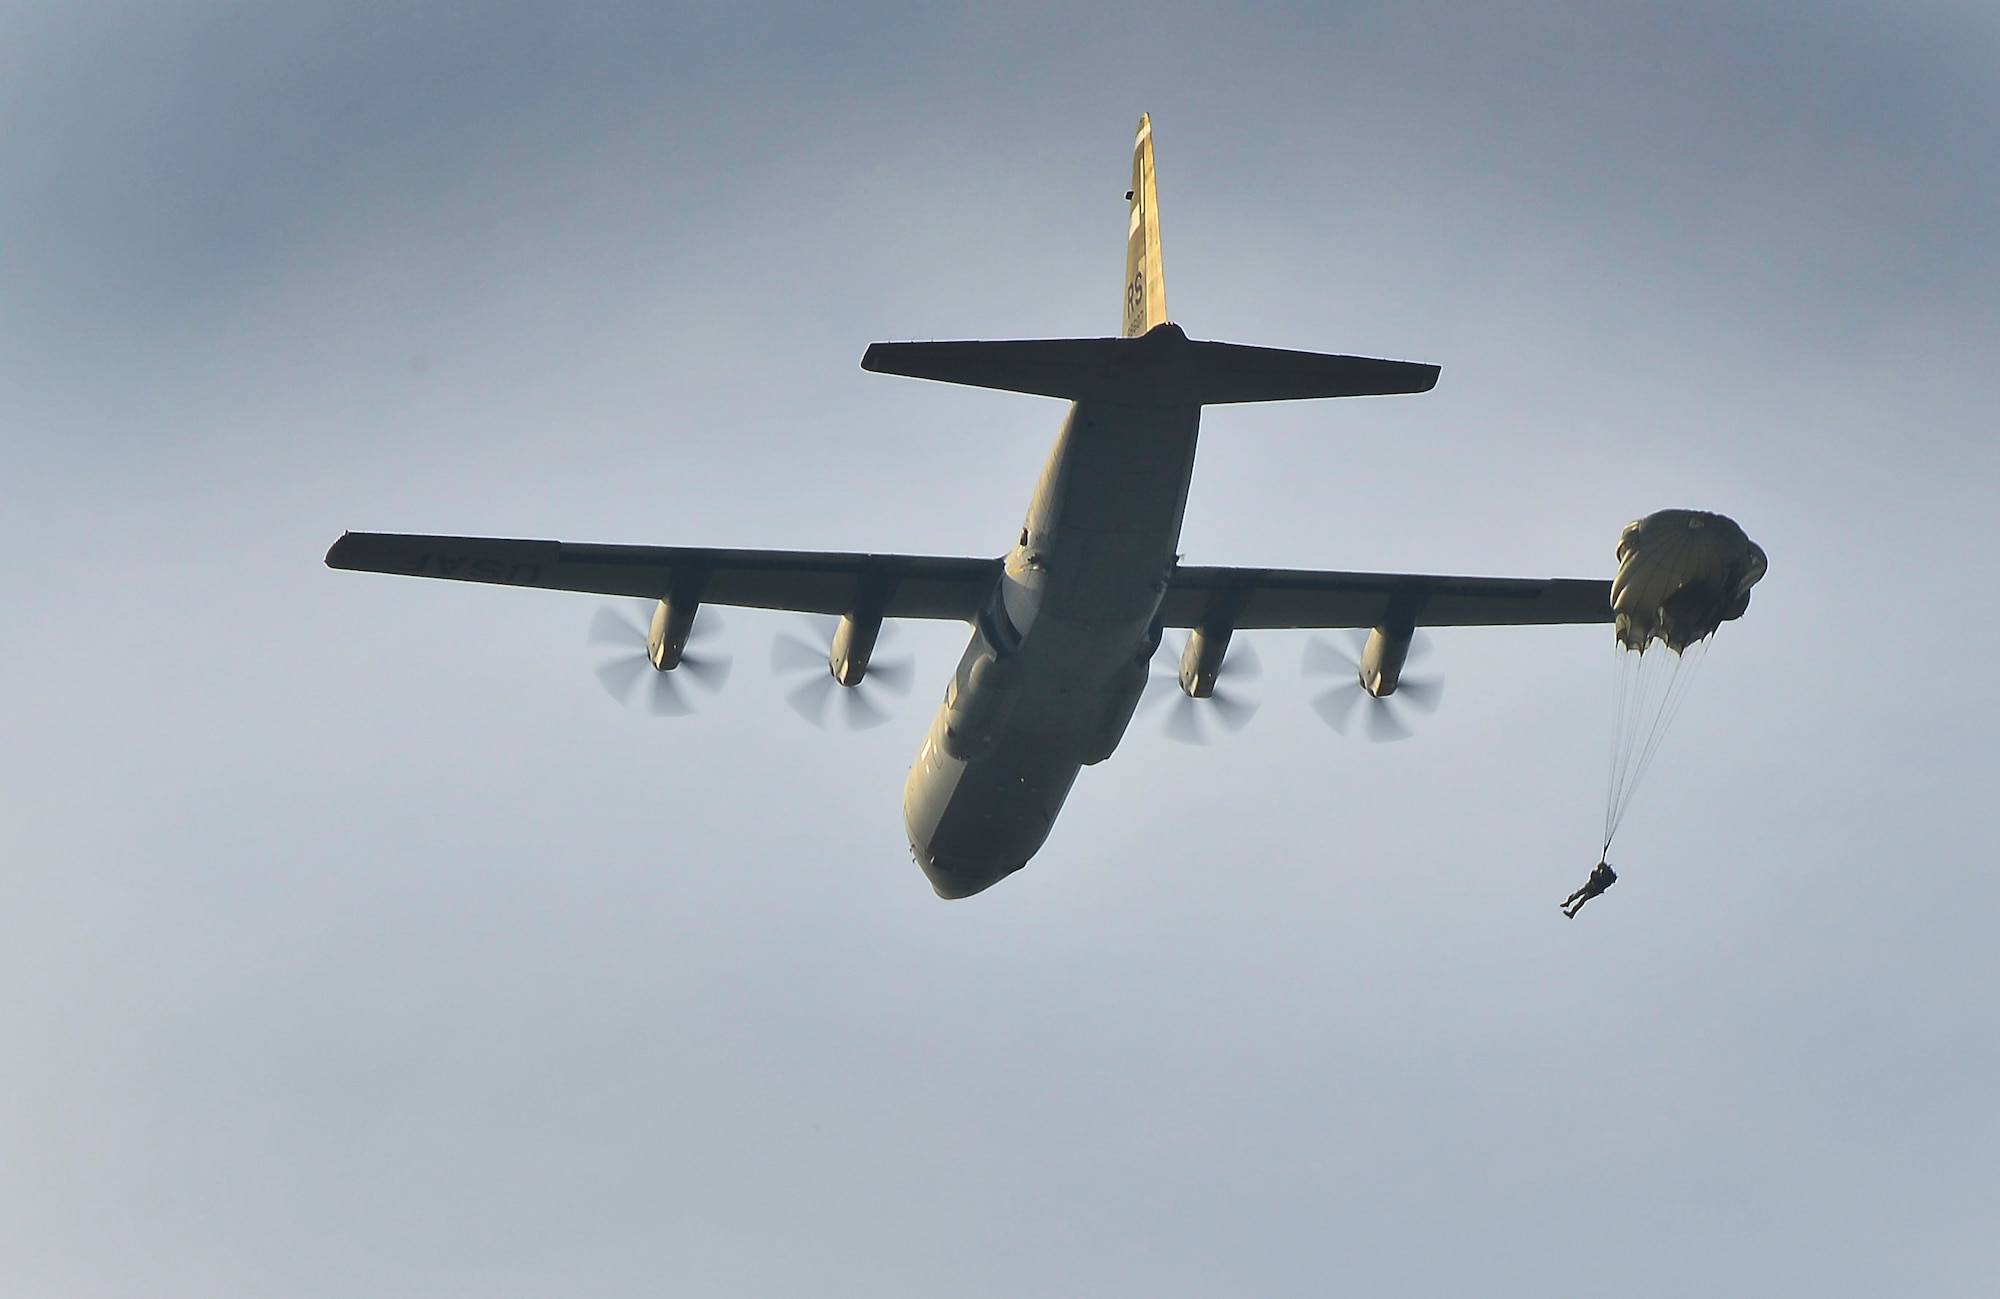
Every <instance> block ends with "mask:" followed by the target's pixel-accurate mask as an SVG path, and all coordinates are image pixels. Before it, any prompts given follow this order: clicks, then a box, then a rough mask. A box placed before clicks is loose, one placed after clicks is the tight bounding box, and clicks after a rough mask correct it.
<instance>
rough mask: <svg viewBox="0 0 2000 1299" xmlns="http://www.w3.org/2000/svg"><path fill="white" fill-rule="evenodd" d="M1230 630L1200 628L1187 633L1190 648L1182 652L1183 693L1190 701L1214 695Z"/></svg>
mask: <svg viewBox="0 0 2000 1299" xmlns="http://www.w3.org/2000/svg"><path fill="white" fill-rule="evenodd" d="M1233 631H1234V628H1231V627H1197V628H1195V629H1194V630H1193V631H1192V632H1190V633H1189V634H1188V643H1187V648H1186V649H1184V650H1182V651H1181V692H1182V693H1183V694H1185V695H1186V696H1187V697H1188V698H1190V699H1206V698H1208V697H1209V696H1210V695H1212V694H1214V693H1215V678H1216V676H1217V675H1218V674H1219V673H1221V671H1222V660H1223V657H1224V656H1225V655H1227V654H1228V653H1229V637H1230V635H1231V634H1232V633H1233Z"/></svg>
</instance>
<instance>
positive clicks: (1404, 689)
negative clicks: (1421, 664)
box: [1390, 677, 1444, 713]
mask: <svg viewBox="0 0 2000 1299" xmlns="http://www.w3.org/2000/svg"><path fill="white" fill-rule="evenodd" d="M1390 698H1392V699H1403V700H1407V701H1408V702H1409V705H1410V707H1412V708H1414V709H1416V710H1417V711H1418V712H1420V713H1434V712H1436V711H1437V706H1438V704H1440V703H1441V702H1443V700H1444V679H1443V678H1442V677H1404V678H1403V679H1402V681H1401V682H1399V683H1398V684H1397V686H1396V693H1395V694H1393V695H1391V696H1390Z"/></svg>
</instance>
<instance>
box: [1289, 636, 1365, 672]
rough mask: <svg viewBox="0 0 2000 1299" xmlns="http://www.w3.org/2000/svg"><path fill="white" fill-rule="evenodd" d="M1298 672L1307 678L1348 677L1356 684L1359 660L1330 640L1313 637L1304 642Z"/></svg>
mask: <svg viewBox="0 0 2000 1299" xmlns="http://www.w3.org/2000/svg"><path fill="white" fill-rule="evenodd" d="M1299 670H1300V671H1301V672H1303V673H1305V674H1306V675H1307V676H1309V677H1330V676H1343V675H1344V676H1350V677H1354V678H1356V680H1357V682H1358V680H1359V678H1360V676H1361V660H1360V659H1359V658H1357V657H1355V656H1354V655H1352V654H1348V653H1346V652H1345V651H1343V650H1342V649H1341V648H1340V647H1339V646H1338V645H1336V644H1334V643H1333V642H1332V641H1330V640H1325V639H1322V638H1321V637H1318V636H1315V637H1313V638H1312V639H1311V640H1309V641H1307V642H1306V649H1305V655H1304V657H1303V658H1301V659H1300V661H1299Z"/></svg>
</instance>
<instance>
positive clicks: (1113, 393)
mask: <svg viewBox="0 0 2000 1299" xmlns="http://www.w3.org/2000/svg"><path fill="white" fill-rule="evenodd" d="M861 368H862V369H864V370H872V371H874V372H875V373H877V374H900V375H905V376H907V377H909V378H912V379H935V380H937V381H939V382H940V383H962V384H967V385H969V386H971V387H974V388H998V389H1000V390H1001V391H1003V392H1025V393H1033V394H1035V395H1036V396H1041V397H1061V398H1064V399H1066V400H1069V401H1109V402H1120V403H1129V404H1133V405H1161V406H1217V405H1222V404H1225V403H1229V402H1245V401H1298V400H1301V399H1304V398H1309V397H1376V396H1383V395H1386V394H1389V393H1399V392H1429V391H1430V390H1431V389H1432V388H1433V387H1434V386H1436V384H1437V378H1438V368H1437V367H1436V366H1434V365H1420V364H1418V363H1416V362H1414V361H1381V360H1376V359H1374V358H1373V357H1366V356H1335V355H1331V354H1328V353H1323V352H1289V351H1285V350H1283V349H1281V348H1275V347H1245V346H1243V345H1242V344H1240V343H1203V342H1195V341H1192V340H1190V339H1189V338H1188V336H1187V335H1186V334H1184V333H1182V332H1181V330H1180V327H1179V326H1177V325H1172V324H1166V325H1160V326H1157V327H1156V328H1154V329H1153V330H1151V331H1150V332H1149V333H1147V334H1146V335H1145V336H1144V337H1143V338H1045V339H1024V340H1015V341H1008V342H990V343H989V342H964V343H875V344H873V345H872V346H870V347H869V349H868V352H867V354H866V355H864V356H863V357H862V358H861Z"/></svg>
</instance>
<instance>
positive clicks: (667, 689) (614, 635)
mask: <svg viewBox="0 0 2000 1299" xmlns="http://www.w3.org/2000/svg"><path fill="white" fill-rule="evenodd" d="M664 607H665V606H664V605H656V604H649V603H647V602H646V601H643V600H640V601H635V602H634V603H633V611H632V612H631V613H629V614H628V613H627V612H625V610H624V609H623V608H620V607H618V606H613V605H603V606H601V607H599V609H598V610H597V613H596V614H595V616H593V617H592V618H591V620H590V639H591V641H592V642H593V643H594V644H598V645H615V646H617V647H618V648H620V649H622V650H624V651H626V652H625V653H623V654H620V655H619V656H618V657H617V658H614V659H611V660H609V661H607V662H605V663H602V664H600V665H598V668H597V679H598V681H600V682H602V683H603V685H604V688H605V689H606V690H607V691H609V692H610V694H611V697H612V698H613V699H616V700H617V701H618V702H619V703H621V704H631V703H637V702H638V701H639V700H640V699H641V698H642V697H643V698H644V700H645V703H646V708H647V710H648V711H649V712H651V713H653V714H654V715H655V716H659V717H684V716H686V715H687V714H689V713H691V712H693V711H694V709H695V703H696V702H697V701H696V699H695V697H694V692H692V691H690V690H689V689H688V687H687V681H688V680H690V679H692V680H693V681H695V682H696V683H697V684H699V685H700V686H701V687H702V688H703V689H704V690H705V691H706V692H707V693H709V694H713V693H714V692H716V691H717V690H720V689H722V683H723V682H724V681H727V680H728V679H729V659H728V657H727V656H726V655H719V654H714V653H707V654H704V653H701V652H699V651H689V650H682V651H681V653H680V661H679V662H678V663H676V664H675V665H674V666H673V667H672V668H671V669H669V670H666V671H662V670H660V669H658V668H656V667H654V665H653V658H652V651H651V649H650V645H651V643H652V632H651V631H649V630H648V627H649V624H650V623H653V622H658V621H659V620H660V619H661V617H662V616H663V615H662V613H661V610H663V609H664ZM721 630H722V623H721V621H720V620H719V619H717V618H716V617H715V615H714V614H712V613H709V612H708V611H707V610H706V609H701V610H698V611H696V613H695V618H694V626H693V627H692V628H690V629H689V631H688V635H687V641H688V644H689V645H693V644H695V643H696V642H698V641H705V640H712V639H713V638H714V637H715V636H716V635H717V634H718V633H719V632H721ZM647 678H650V680H648V679H647ZM642 682H643V685H642Z"/></svg>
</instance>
